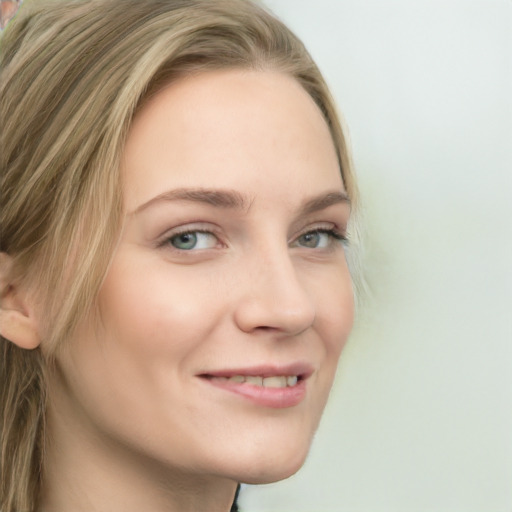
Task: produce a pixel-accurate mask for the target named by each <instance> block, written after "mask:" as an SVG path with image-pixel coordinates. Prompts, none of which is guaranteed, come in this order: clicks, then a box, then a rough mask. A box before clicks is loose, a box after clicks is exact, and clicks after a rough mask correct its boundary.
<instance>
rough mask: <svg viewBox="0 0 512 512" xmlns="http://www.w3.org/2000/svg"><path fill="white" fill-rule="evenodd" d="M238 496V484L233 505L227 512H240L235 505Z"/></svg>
mask: <svg viewBox="0 0 512 512" xmlns="http://www.w3.org/2000/svg"><path fill="white" fill-rule="evenodd" d="M239 494H240V484H238V486H237V488H236V492H235V499H234V500H233V505H231V509H230V511H229V512H240V511H239V509H238V505H237V504H236V502H237V500H238V495H239Z"/></svg>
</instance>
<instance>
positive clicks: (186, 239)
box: [166, 231, 218, 251]
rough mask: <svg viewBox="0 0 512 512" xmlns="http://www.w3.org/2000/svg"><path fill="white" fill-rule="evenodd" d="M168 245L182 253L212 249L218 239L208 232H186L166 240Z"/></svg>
mask: <svg viewBox="0 0 512 512" xmlns="http://www.w3.org/2000/svg"><path fill="white" fill-rule="evenodd" d="M166 243H168V244H170V245H172V247H174V248H175V249H178V250H180V251H192V250H198V249H212V248H213V247H215V246H216V245H217V243H218V240H217V237H216V236H215V235H214V234H213V233H210V232H208V231H184V232H182V233H178V234H176V235H173V236H171V237H169V238H167V239H166Z"/></svg>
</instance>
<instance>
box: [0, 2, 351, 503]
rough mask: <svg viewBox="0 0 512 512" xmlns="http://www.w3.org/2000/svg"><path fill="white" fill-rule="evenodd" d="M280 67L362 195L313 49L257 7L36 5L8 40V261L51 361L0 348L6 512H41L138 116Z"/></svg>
mask: <svg viewBox="0 0 512 512" xmlns="http://www.w3.org/2000/svg"><path fill="white" fill-rule="evenodd" d="M223 68H247V69H259V70H277V71H280V72H283V73H286V74H288V75H290V76H292V77H294V78H295V79H296V80H297V81H298V82H299V83H300V84H301V85H302V87H303V88H304V89H305V90H306V91H307V92H308V94H309V95H310V96H311V97H312V99H313V100H314V101H315V103H316V104H317V105H318V107H319V109H320V110H321V112H322V114H323V116H324V118H325V121H326V122H327V124H328V126H329V129H330V132H331V135H332V138H333V141H334V144H335V147H336V150H337V154H338V158H339V163H340V170H341V174H342V178H343V182H344V184H345V188H346V190H347V192H348V195H349V197H350V198H351V200H352V204H353V205H355V204H356V202H357V190H356V185H355V180H354V176H353V173H352V169H351V164H350V158H349V154H348V151H347V147H346V142H345V137H344V133H343V130H342V127H341V124H340V120H339V117H338V115H337V113H336V109H335V106H334V103H333V101H332V99H331V96H330V94H329V91H328V88H327V86H326V84H325V82H324V80H323V78H322V76H321V74H320V72H319V70H318V68H317V66H316V65H315V63H314V62H313V60H312V59H311V57H310V56H309V54H308V53H307V51H306V50H305V48H304V46H303V44H302V43H301V42H300V40H299V39H298V38H297V37H296V36H295V35H294V34H293V33H292V32H290V30H289V29H287V28H286V27H285V26H284V25H283V24H282V23H281V22H280V21H279V20H278V19H276V18H275V17H274V16H273V15H271V14H270V13H269V12H268V11H266V10H265V9H264V8H263V7H261V6H260V5H258V4H256V3H253V2H251V1H249V0H33V1H30V0H25V2H24V4H23V6H22V7H21V9H20V11H19V13H18V14H17V16H16V17H15V19H14V20H13V21H11V22H10V24H9V26H8V27H7V29H6V30H5V33H4V35H3V36H2V38H1V40H0V120H1V125H0V148H1V151H0V200H1V208H0V235H1V236H0V251H1V252H4V253H7V254H8V255H9V256H10V257H11V258H12V261H13V270H12V272H13V275H12V279H14V280H15V281H16V282H19V283H23V284H25V285H26V286H29V287H30V288H31V289H33V290H34V292H35V294H36V296H37V298H38V301H39V304H41V308H42V311H43V320H44V322H43V325H42V328H41V330H42V332H43V333H44V340H43V344H44V345H45V352H44V356H43V354H42V352H41V350H40V349H39V348H38V349H35V350H32V351H29V350H23V349H21V348H19V347H17V346H15V345H14V344H13V343H11V342H9V341H7V340H5V339H0V510H1V511H2V512H29V511H33V510H34V509H35V508H37V503H38V494H39V489H40V486H41V478H42V475H43V468H44V446H45V432H44V427H45V408H46V397H45V393H46V391H45V390H46V384H45V382H46V377H45V374H46V372H47V369H48V368H49V365H51V363H52V360H53V357H54V355H55V353H56V351H57V350H58V349H59V347H60V346H61V345H62V343H65V340H66V339H67V338H69V336H70V335H71V334H72V332H73V329H74V327H75V326H76V324H77V322H78V321H79V320H80V319H81V318H83V317H84V315H85V314H87V312H88V311H89V310H90V308H91V307H93V305H94V303H95V298H96V295H97V293H98V290H99V288H100V286H101V283H102V280H103V278H104V276H105V273H106V271H107V268H108V265H109V261H110V259H111V256H112V254H113V249H114V246H115V244H116V241H117V239H118V237H119V233H120V223H121V215H122V213H123V212H122V207H121V204H122V200H121V199H122V198H121V192H120V191H121V186H120V176H119V167H120V165H119V164H120V156H121V153H122V150H123V147H124V143H125V139H126V136H127V133H128V130H129V128H130V125H131V122H132V119H133V117H134V116H135V115H136V113H137V111H138V110H139V109H140V108H142V106H143V105H144V104H145V102H146V101H147V100H148V99H149V98H150V97H152V96H153V95H155V94H156V93H157V92H158V91H159V90H161V89H162V88H163V87H164V86H166V85H168V84H169V83H171V82H172V81H173V80H175V79H177V78H179V77H180V76H183V75H186V74H190V73H199V72H201V71H204V70H213V69H223Z"/></svg>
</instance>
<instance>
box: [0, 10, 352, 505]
mask: <svg viewBox="0 0 512 512" xmlns="http://www.w3.org/2000/svg"><path fill="white" fill-rule="evenodd" d="M1 45H2V54H1V59H2V60H1V75H0V118H1V119H2V120H3V124H2V128H1V133H0V146H1V147H2V153H1V155H0V159H1V160H0V162H1V163H0V170H1V179H2V183H1V186H2V189H1V190H2V209H1V218H0V222H1V233H2V237H1V246H0V251H1V259H0V282H1V289H2V303H1V310H0V334H1V335H2V337H3V338H2V341H1V343H2V356H1V363H0V364H1V366H0V368H1V369H0V379H1V384H0V388H1V390H0V393H1V395H0V403H1V411H2V412H1V414H2V417H1V425H2V426H1V428H2V430H1V450H2V451H1V471H2V483H1V485H2V487H1V499H0V509H1V510H2V511H5V512H8V511H9V512H11V511H16V512H19V511H22V510H23V511H25V510H27V511H28V510H30V511H32V510H37V511H52V512H59V511H66V512H69V511H81V510H84V511H88V512H90V511H103V510H104V511H109V512H115V511H117V510H123V511H130V510H134V511H140V510H151V511H160V510H162V511H163V510H165V511H173V510H180V511H186V510H190V511H205V510H208V511H210V512H216V511H219V512H220V511H227V510H229V509H230V506H231V505H232V502H233V496H234V494H235V491H236V489H237V484H238V482H248V483H265V482H271V481H277V480H280V479H283V478H286V477H288V476H290V475H291V474H293V473H294V472H295V471H297V470H298V469H299V467H300V466H301V465H302V463H303V462H304V459H305V457H306V454H307V451H308V449H309V445H310V442H311V438H312V436H313V433H314V431H315V429H316V427H317V425H318V421H319V419H320V415H321V412H322V410H323V407H324V404H325V401H326V399H327V395H328V392H329V389H330V387H331V384H332V380H333V377H334V373H335V368H336V364H337V360H338V357H339V354H340V352H341V349H342V347H343V345H344V343H345V341H346V339H347V336H348V334H349V331H350V329H351V326H352V320H353V292H352V284H351V278H350V274H349V271H348V265H347V261H346V255H345V248H344V246H345V243H346V237H347V225H348V222H349V217H350V212H351V209H353V208H354V206H355V203H356V200H357V197H356V196H357V194H356V188H355V183H354V177H353V174H352V171H351V168H350V163H349V158H348V155H347V149H346V147H345V141H344V136H343V132H342V129H341V127H340V123H339V120H338V118H337V116H336V112H335V109H334V106H333V103H332V100H331V98H330V96H329V93H328V90H327V88H326V85H325V83H324V81H323V80H322V77H321V75H320V73H319V71H318V69H317V67H316V66H315V64H314V63H313V62H312V60H311V58H310V56H309V55H308V54H307V52H306V51H305V49H304V48H303V46H302V44H301V43H300V41H299V40H298V39H297V38H296V37H295V36H294V35H293V34H291V33H290V31H289V30H288V29H287V28H286V27H284V26H283V25H282V24H281V23H280V22H279V21H278V20H276V19H275V18H274V17H272V16H271V15H270V14H269V13H267V12H266V11H264V10H263V9H262V8H261V7H259V6H257V5H255V4H253V3H251V2H248V1H245V0H220V1H219V0H165V1H164V0H123V1H120V0H77V1H76V0H75V1H68V0H60V1H59V0H57V1H55V0H54V1H46V0H37V1H34V2H32V3H29V2H26V4H24V5H23V7H22V9H21V10H20V13H19V14H18V15H17V16H16V18H15V20H14V21H13V22H11V24H10V25H9V27H8V28H7V30H6V33H5V35H4V37H3V40H2V42H1ZM235 508H236V505H235V504H233V509H235Z"/></svg>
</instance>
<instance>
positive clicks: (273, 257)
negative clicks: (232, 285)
mask: <svg viewBox="0 0 512 512" xmlns="http://www.w3.org/2000/svg"><path fill="white" fill-rule="evenodd" d="M250 260H251V261H250V263H249V262H248V263H249V265H248V284H247V287H246V289H245V290H244V291H243V293H242V294H241V295H242V296H241V297H240V301H239V303H238V305H237V311H236V319H237V322H238V324H239V327H240V328H241V329H242V330H244V331H253V330H254V329H262V328H264V329H267V330H268V329H274V330H278V331H282V332H286V333H288V334H297V333H300V332H302V331H304V330H306V329H307V328H308V327H309V326H311V324H312V323H313V321H314V318H315V305H314V302H313V299H312V297H311V296H310V295H309V294H308V291H307V289H306V287H305V286H304V283H303V282H302V280H301V278H300V275H299V274H298V273H297V268H296V265H295V264H294V262H293V259H292V257H291V254H290V249H289V247H288V245H287V244H286V243H283V244H282V245H281V244H280V245H277V244H275V243H274V244H268V245H263V244H261V245H259V247H258V248H257V250H254V251H252V256H251V258H250Z"/></svg>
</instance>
